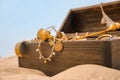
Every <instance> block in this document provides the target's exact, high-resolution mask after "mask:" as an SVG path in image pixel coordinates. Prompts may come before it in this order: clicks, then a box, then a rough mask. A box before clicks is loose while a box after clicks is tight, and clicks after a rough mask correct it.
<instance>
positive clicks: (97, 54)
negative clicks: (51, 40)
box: [19, 40, 111, 76]
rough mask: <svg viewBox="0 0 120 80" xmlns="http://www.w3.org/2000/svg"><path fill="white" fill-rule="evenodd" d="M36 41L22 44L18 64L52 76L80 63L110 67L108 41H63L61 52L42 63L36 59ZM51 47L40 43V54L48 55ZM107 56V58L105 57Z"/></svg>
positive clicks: (37, 55) (37, 56)
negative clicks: (23, 51)
mask: <svg viewBox="0 0 120 80" xmlns="http://www.w3.org/2000/svg"><path fill="white" fill-rule="evenodd" d="M37 45H38V43H25V45H23V47H24V50H25V52H26V53H24V54H23V57H22V58H19V66H20V67H26V68H33V69H38V70H41V71H43V72H45V73H46V74H47V75H49V76H53V75H55V74H57V73H59V72H61V71H64V70H66V69H68V68H70V67H73V66H76V65H80V64H99V65H104V66H109V67H111V59H110V56H109V55H110V54H111V53H110V52H109V51H107V50H106V49H108V48H110V41H95V40H91V41H70V42H63V45H64V49H63V51H62V52H61V53H56V55H55V56H53V57H52V61H50V62H48V63H47V64H44V63H43V61H42V60H40V59H38V58H39V54H38V52H36V48H37ZM43 48H44V49H43ZM50 50H51V47H50V46H49V45H48V43H43V44H42V50H41V51H42V52H43V53H42V54H43V55H44V56H46V57H47V56H48V55H49V54H50V52H49V51H50ZM106 57H107V58H106Z"/></svg>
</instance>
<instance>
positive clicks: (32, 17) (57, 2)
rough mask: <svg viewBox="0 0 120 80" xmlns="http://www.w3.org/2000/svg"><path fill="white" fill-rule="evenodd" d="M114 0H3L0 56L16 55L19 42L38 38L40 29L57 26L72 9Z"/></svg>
mask: <svg viewBox="0 0 120 80" xmlns="http://www.w3.org/2000/svg"><path fill="white" fill-rule="evenodd" d="M109 1H112V0H0V37H1V38H0V56H2V57H5V56H10V55H15V53H14V47H15V44H16V43H17V42H19V41H23V40H30V39H33V38H35V37H36V33H37V31H38V30H39V29H40V28H46V27H49V26H52V25H55V26H56V28H57V29H58V28H59V26H60V25H61V24H62V22H63V20H64V18H65V16H66V15H67V13H68V11H69V10H70V9H71V8H78V7H83V6H90V5H94V4H99V3H101V2H109Z"/></svg>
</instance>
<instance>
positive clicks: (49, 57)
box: [36, 37, 55, 63]
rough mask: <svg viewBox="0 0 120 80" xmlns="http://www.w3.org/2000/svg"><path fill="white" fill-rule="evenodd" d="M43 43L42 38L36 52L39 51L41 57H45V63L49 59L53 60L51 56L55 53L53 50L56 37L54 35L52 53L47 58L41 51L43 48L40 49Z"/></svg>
mask: <svg viewBox="0 0 120 80" xmlns="http://www.w3.org/2000/svg"><path fill="white" fill-rule="evenodd" d="M41 43H42V41H41V40H40V42H39V44H38V48H37V49H36V52H38V53H39V59H43V60H44V63H47V61H51V58H52V56H53V55H55V52H53V50H54V44H55V37H54V40H53V46H52V50H51V52H50V55H49V56H48V57H47V58H46V57H44V56H43V55H42V53H41V50H40V46H41Z"/></svg>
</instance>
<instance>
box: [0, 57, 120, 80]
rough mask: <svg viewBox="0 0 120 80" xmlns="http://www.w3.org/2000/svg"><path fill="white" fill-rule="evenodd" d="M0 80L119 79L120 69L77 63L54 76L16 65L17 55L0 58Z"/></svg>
mask: <svg viewBox="0 0 120 80" xmlns="http://www.w3.org/2000/svg"><path fill="white" fill-rule="evenodd" d="M0 80H120V71H119V70H115V69H111V68H107V67H103V66H100V65H92V64H86V65H79V66H75V67H72V68H70V69H67V70H65V71H63V72H61V73H58V74H57V75H55V76H52V77H48V76H46V75H45V74H44V73H43V72H41V71H38V70H33V69H26V68H20V67H18V60H17V57H15V56H14V57H8V58H4V59H0Z"/></svg>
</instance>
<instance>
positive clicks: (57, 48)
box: [54, 41, 63, 52]
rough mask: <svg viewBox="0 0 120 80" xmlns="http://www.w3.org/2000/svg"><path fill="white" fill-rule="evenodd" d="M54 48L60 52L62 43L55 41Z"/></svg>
mask: <svg viewBox="0 0 120 80" xmlns="http://www.w3.org/2000/svg"><path fill="white" fill-rule="evenodd" d="M54 49H55V51H56V52H61V51H62V50H63V43H62V42H59V41H57V42H56V43H55V48H54Z"/></svg>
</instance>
